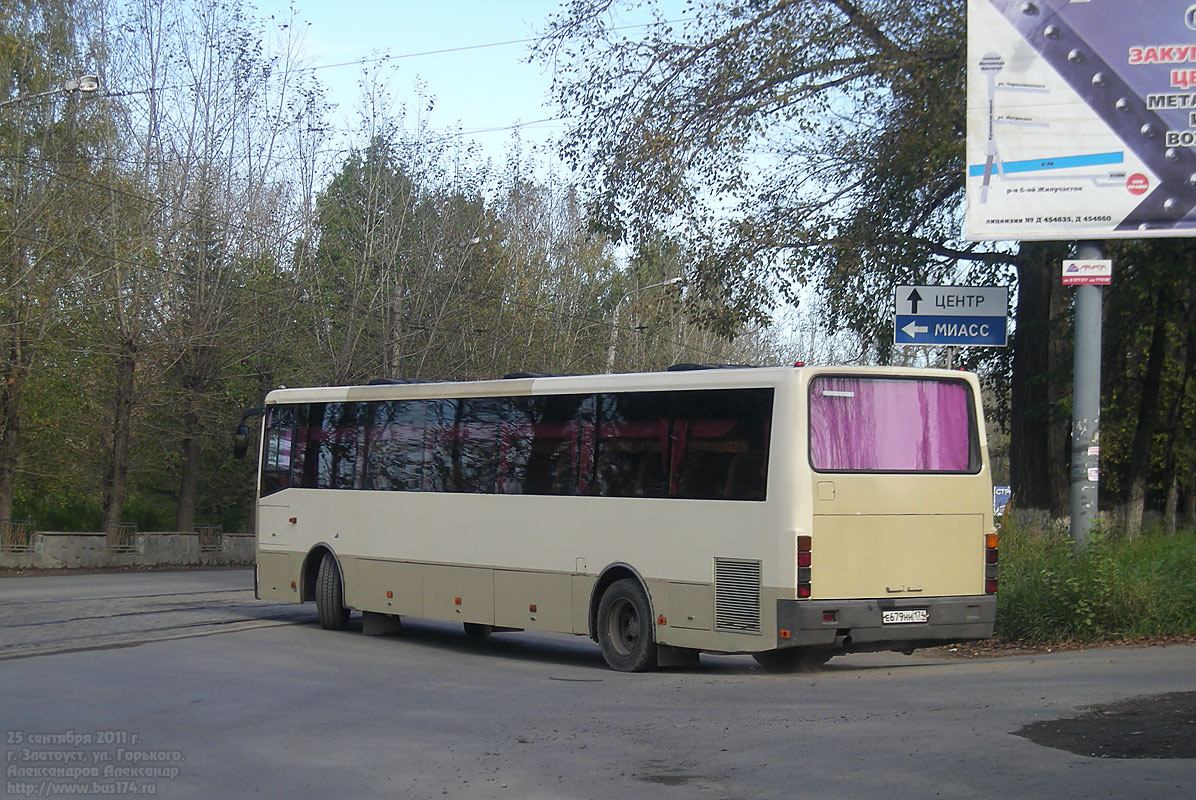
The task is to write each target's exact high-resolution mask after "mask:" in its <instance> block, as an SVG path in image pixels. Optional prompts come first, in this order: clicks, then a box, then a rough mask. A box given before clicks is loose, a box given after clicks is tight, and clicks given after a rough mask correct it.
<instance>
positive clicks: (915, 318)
mask: <svg viewBox="0 0 1196 800" xmlns="http://www.w3.org/2000/svg"><path fill="white" fill-rule="evenodd" d="M894 300H895V303H894V305H895V306H896V309H897V314H896V316H895V319H894V325H893V342H894V343H895V344H911V345H925V346H934V345H956V346H961V347H969V346H987V347H1004V346H1005V345H1006V344H1007V341H1008V339H1007V336H1006V327H1007V326H1006V316H1007V315H1008V309H1009V289H1008V288H1006V287H1004V286H898V287H897V290H896V293H895V295H894Z"/></svg>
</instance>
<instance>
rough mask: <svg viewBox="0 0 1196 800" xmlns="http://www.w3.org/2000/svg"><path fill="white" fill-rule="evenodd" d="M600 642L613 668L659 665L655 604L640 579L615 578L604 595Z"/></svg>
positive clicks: (629, 669)
mask: <svg viewBox="0 0 1196 800" xmlns="http://www.w3.org/2000/svg"><path fill="white" fill-rule="evenodd" d="M598 646H599V647H600V648H601V649H602V657H603V658H605V659H606V663H607V664H609V665H610V668H611V669H614V670H618V671H620V672H644V671H646V670H650V669H654V668H655V667H656V636H655V629H654V628H653V625H652V606H651V604H650V603H649V602H648V596H647V595H646V594H645V593H644V590H643V589H642V588H641V587H640V585H639V583H638V582H637V581H634V580H631V579H630V578H624V579H623V580H621V581H615V582H614V583H612V584H611V585H610V587H609V588H608V589H607V590H606V592H605V593H604V594H603V595H602V601H601V602H600V603H599V604H598Z"/></svg>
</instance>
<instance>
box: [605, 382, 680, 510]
mask: <svg viewBox="0 0 1196 800" xmlns="http://www.w3.org/2000/svg"><path fill="white" fill-rule="evenodd" d="M669 400H670V398H669V393H668V392H625V393H619V394H604V395H600V396H599V415H598V436H597V444H596V450H597V452H596V454H595V472H596V474H597V489H598V494H599V495H601V496H603V497H666V496H667V495H668V440H669V416H670V409H669V405H670V402H669Z"/></svg>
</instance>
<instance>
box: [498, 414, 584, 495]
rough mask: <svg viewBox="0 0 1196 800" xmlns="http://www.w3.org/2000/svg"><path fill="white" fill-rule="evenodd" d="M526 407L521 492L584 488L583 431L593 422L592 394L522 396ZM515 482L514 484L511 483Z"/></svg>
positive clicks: (547, 492)
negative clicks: (582, 486) (581, 436)
mask: <svg viewBox="0 0 1196 800" xmlns="http://www.w3.org/2000/svg"><path fill="white" fill-rule="evenodd" d="M520 401H521V405H522V406H523V407H524V408H525V409H526V411H525V415H524V417H523V419H524V420H526V423H525V424H526V426H527V427H526V432H525V433H524V434H523V439H522V447H523V448H524V452H523V459H524V461H523V464H522V467H523V472H522V481H521V483H520V484H519V486H520V488H519V489H514V490H513V491H516V492H518V493H522V494H541V495H575V494H578V492H579V491H580V490H581V484H582V476H583V475H584V473H585V469H584V467H583V453H582V448H581V441H580V433H581V431H582V429H583V426H585V425H592V420H593V416H594V398H593V395H557V396H546V397H528V398H520ZM512 485H515V484H514V482H512Z"/></svg>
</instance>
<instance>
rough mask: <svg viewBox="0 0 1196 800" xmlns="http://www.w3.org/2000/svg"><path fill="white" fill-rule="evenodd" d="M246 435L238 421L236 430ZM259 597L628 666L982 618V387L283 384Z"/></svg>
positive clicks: (955, 632)
mask: <svg viewBox="0 0 1196 800" xmlns="http://www.w3.org/2000/svg"><path fill="white" fill-rule="evenodd" d="M241 430H242V432H244V431H245V428H244V427H242V429H241ZM259 485H260V492H259V495H260V496H259V500H258V506H257V517H258V519H257V537H258V538H257V572H256V594H257V597H258V598H260V599H263V600H275V601H294V602H298V603H302V602H306V601H313V600H314V601H315V604H316V610H317V613H318V617H319V621H320V624H321V625H322V626H323V627H325V628H330V629H343V628H345V627H346V625H347V620H348V618H349V614H350V611H351V610H354V609H355V610H358V611H361V612H362V613H363V623H362V627H363V630H364V631H365V632H366V633H378V632H382V631H384V630H388V629H390V628H393V627H394V625H395V624H396V622H397V620H398V618H399V617H400V616H411V617H422V618H428V619H434V620H450V621H457V622H460V623H462V624H463V626H464V630H465V632H466V633H467V634H470V635H486V634H488V633H490V632H492V631H508V630H523V629H529V630H542V631H556V632H560V633H572V634H578V635H588V636H590V637H591V638H592V639H594V640H595V641H596V642H597V643H598V645H599V647H600V649H601V652H602V655H603V657H604V658H605V660H606V662H607V663H608V664H609V665H610V666H611V667H612V668H613V669H616V670H625V671H641V670H647V669H652V668H655V667H657V666H670V665H678V664H693V663H696V662H697V654H698V653H699V652H700V651H705V652H710V653H751V654H752V655H753V656H755V657H756V659H757V660H758V661H759V662H760V663H761V664H764V665H766V666H769V667H774V668H797V667H803V666H810V665H815V664H821V663H823V662H825V661H826V660H827V659H829V658H830V657H831V656H833V655H836V654H838V653H845V652H851V651H861V650H881V649H883V650H898V651H906V652H912V651H913V650H914V649H915V648H918V647H924V646H928V645H934V644H941V643H944V642H952V641H961V640H967V639H978V638H985V637H988V636H990V635H991V634H992V630H993V620H994V616H995V608H996V594H995V593H996V587H997V575H996V570H997V564H996V561H997V548H996V533H995V530H994V528H993V520H992V486H991V478H990V475H989V465H988V450H987V445H986V442H985V435H984V424H983V412H982V408H981V404H980V392H979V385H978V383H977V380H976V377H975V376H974V375H972V374H969V373H963V372H957V371H947V370H914V369H897V368H893V369H888V368H885V369H881V368H844V367H835V368H824V367H796V368H772V367H769V368H717V369H695V368H689V369H676V368H674V369H672V370H669V371H666V372H659V373H644V374H625V375H589V376H537V375H532V376H514V377H510V378H508V379H503V380H492V381H477V382H468V383H464V382H462V383H451V382H427V383H424V382H385V383H378V384H374V385H368V386H349V387H333V388H311V389H279V390H276V391H273V392H271V393H270V394H269V395H268V396H267V398H266V404H265V408H264V420H263V436H262V440H261V446H260V471H259Z"/></svg>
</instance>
